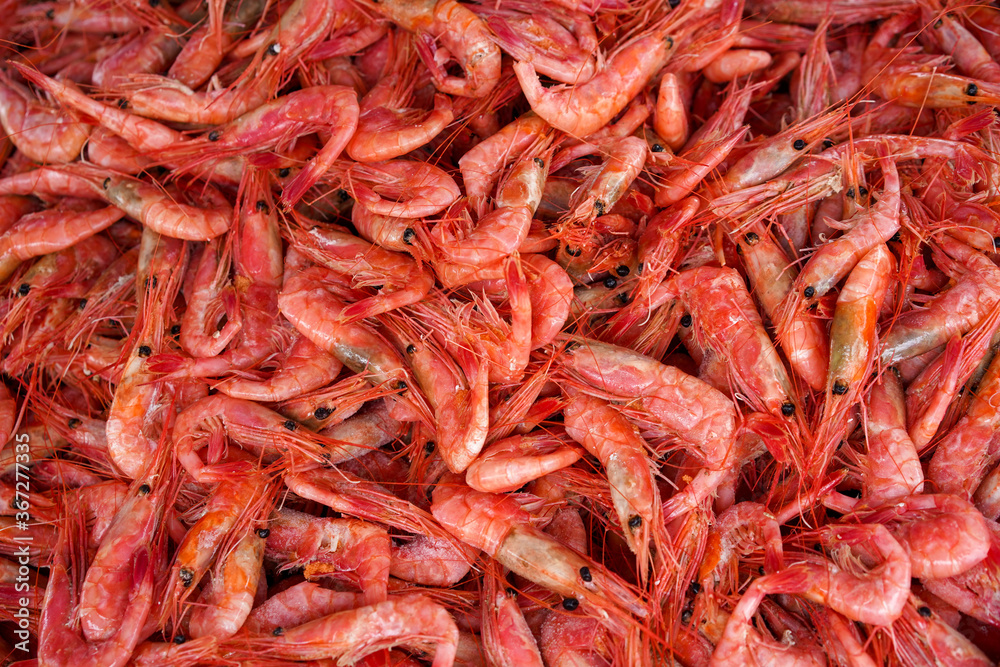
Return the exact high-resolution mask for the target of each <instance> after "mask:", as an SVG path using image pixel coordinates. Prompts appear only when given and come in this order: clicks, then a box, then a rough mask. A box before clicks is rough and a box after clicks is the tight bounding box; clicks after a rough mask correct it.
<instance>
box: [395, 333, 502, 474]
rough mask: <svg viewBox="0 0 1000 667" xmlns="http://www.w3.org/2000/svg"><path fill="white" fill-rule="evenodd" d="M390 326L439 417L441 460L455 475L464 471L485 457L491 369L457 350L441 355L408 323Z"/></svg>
mask: <svg viewBox="0 0 1000 667" xmlns="http://www.w3.org/2000/svg"><path fill="white" fill-rule="evenodd" d="M387 324H388V325H389V327H390V333H391V335H392V337H393V338H394V339H395V340H396V341H397V345H398V347H401V348H403V349H405V351H406V357H407V361H408V362H409V365H410V368H412V369H413V375H414V377H415V378H416V380H417V383H418V384H419V386H420V388H421V390H423V394H424V396H426V397H427V402H428V403H429V405H430V407H431V409H432V410H433V411H434V421H433V424H434V429H435V432H436V437H437V440H436V441H437V444H438V451H439V452H440V454H441V457H442V458H443V459H444V461H445V463H446V464H447V465H448V468H449V469H451V470H452V471H453V472H456V473H459V472H463V471H465V469H466V468H468V467H469V464H471V463H472V462H473V461H474V460H475V459H476V457H477V456H478V455H479V452H480V451H482V449H483V445H484V444H485V443H486V434H487V432H488V428H489V400H488V398H489V397H488V387H489V372H488V369H487V368H486V365H485V364H484V363H483V362H482V361H480V360H479V359H478V358H477V357H476V356H475V354H474V353H473V352H472V351H470V350H467V349H465V348H462V347H459V346H458V345H452V346H450V347H451V349H450V350H444V349H442V348H441V346H440V345H438V344H437V343H436V342H435V341H434V340H433V339H432V338H430V337H429V336H426V335H425V334H424V332H423V331H421V330H420V329H419V328H417V326H416V325H415V323H413V322H411V321H410V320H409V318H406V319H404V318H394V319H393V320H392V321H391V322H387ZM449 352H450V354H449Z"/></svg>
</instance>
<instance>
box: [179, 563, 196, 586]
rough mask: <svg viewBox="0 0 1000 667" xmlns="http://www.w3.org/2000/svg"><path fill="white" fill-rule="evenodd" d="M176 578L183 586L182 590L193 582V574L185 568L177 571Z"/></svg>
mask: <svg viewBox="0 0 1000 667" xmlns="http://www.w3.org/2000/svg"><path fill="white" fill-rule="evenodd" d="M177 576H178V577H180V580H181V583H183V584H184V588H188V587H189V586H191V583H192V582H193V581H194V572H192V571H191V570H189V569H187V568H186V567H182V568H181V569H180V570H178V572H177Z"/></svg>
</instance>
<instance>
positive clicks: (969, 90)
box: [965, 83, 979, 97]
mask: <svg viewBox="0 0 1000 667" xmlns="http://www.w3.org/2000/svg"><path fill="white" fill-rule="evenodd" d="M965 94H966V95H968V96H969V97H974V96H976V95H978V94H979V86H977V85H976V84H974V83H970V84H969V85H968V86H966V88H965Z"/></svg>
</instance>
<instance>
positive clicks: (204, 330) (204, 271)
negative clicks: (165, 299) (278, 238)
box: [154, 237, 243, 370]
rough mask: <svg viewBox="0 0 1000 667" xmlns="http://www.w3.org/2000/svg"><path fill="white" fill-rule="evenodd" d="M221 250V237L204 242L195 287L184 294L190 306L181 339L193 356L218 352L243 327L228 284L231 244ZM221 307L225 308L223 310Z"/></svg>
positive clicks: (184, 347)
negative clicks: (222, 252)
mask: <svg viewBox="0 0 1000 667" xmlns="http://www.w3.org/2000/svg"><path fill="white" fill-rule="evenodd" d="M220 251H222V248H221V246H220V238H219V237H216V238H214V239H212V240H211V241H209V242H208V244H206V245H205V247H204V248H203V249H202V253H201V259H200V261H199V262H198V266H197V267H196V268H195V269H194V276H193V280H191V281H190V282H189V283H188V284H190V285H191V286H192V287H193V289H191V290H190V291H188V292H187V294H186V295H185V296H186V297H187V308H186V309H185V311H184V314H183V315H182V316H181V335H180V338H179V339H178V342H179V343H180V344H181V347H182V348H183V349H184V351H185V352H187V353H188V354H190V355H192V356H194V357H214V356H216V355H218V354H219V353H220V352H222V351H223V350H224V349H225V348H226V346H227V345H229V341H231V340H232V339H233V337H234V336H235V335H236V334H237V333H239V331H240V329H241V328H242V327H243V322H242V321H241V319H240V313H239V312H238V310H237V305H236V297H235V294H234V293H233V292H234V291H233V288H232V287H228V286H226V285H225V283H226V280H227V278H228V274H229V261H230V258H229V247H228V246H226V247H225V250H224V252H225V255H224V257H222V258H220V257H219V255H220V254H221V252H220ZM220 308H223V309H224V311H223V312H221V313H220V312H219V309H220ZM154 369H156V370H161V368H156V367H154Z"/></svg>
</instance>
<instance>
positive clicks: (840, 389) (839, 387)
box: [830, 380, 847, 396]
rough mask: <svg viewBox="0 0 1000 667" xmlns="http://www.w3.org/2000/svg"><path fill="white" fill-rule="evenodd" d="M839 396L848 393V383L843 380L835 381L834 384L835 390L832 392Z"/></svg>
mask: <svg viewBox="0 0 1000 667" xmlns="http://www.w3.org/2000/svg"><path fill="white" fill-rule="evenodd" d="M830 391H832V392H833V393H834V394H836V395H837V396H843V395H844V394H846V393H847V383H846V382H844V381H843V380H835V381H834V383H833V388H832V389H831V390H830Z"/></svg>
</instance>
